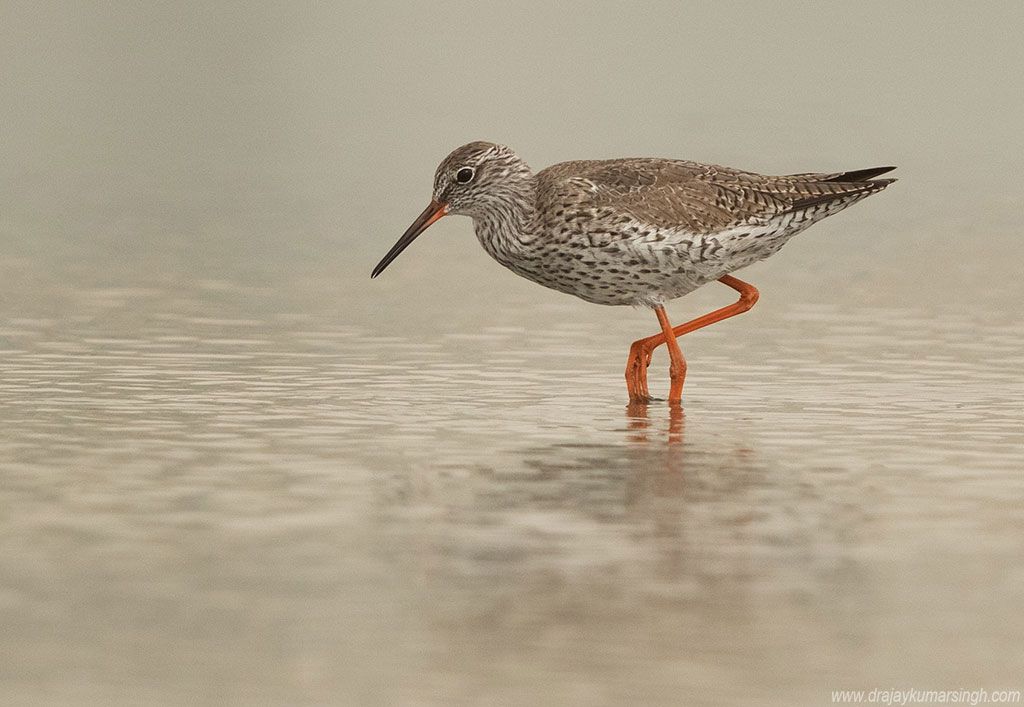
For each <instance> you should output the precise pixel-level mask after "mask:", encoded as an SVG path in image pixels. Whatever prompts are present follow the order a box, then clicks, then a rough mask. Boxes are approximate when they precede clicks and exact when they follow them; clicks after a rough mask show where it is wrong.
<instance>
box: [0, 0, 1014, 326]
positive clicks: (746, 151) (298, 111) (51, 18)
mask: <svg viewBox="0 0 1024 707" xmlns="http://www.w3.org/2000/svg"><path fill="white" fill-rule="evenodd" d="M1022 20H1024V9H1022V7H1021V5H1020V4H1019V3H1015V2H1005V3H997V2H992V3H984V4H982V5H978V6H975V5H966V4H963V3H952V2H951V3H932V2H906V3H888V2H859V3H855V4H853V3H830V4H827V5H824V6H822V5H819V4H816V3H800V2H794V3H756V4H749V3H743V4H722V3H712V2H708V3H676V2H665V3H569V4H561V3H560V4H557V5H552V4H550V3H514V4H493V5H489V4H486V3H485V4H480V3H441V4H417V3H386V2H383V3H362V4H360V3H344V4H342V5H335V6H330V5H321V4H313V3H266V2H263V3H231V2H229V3H205V2H203V3H199V2H175V3H156V4H150V3H147V4H132V3H116V2H115V3H36V2H23V3H19V2H4V3H2V5H0V62H2V65H3V67H4V71H3V79H2V83H0V103H2V105H3V106H4V113H5V118H4V129H3V133H2V136H0V139H2V141H3V143H2V145H3V148H2V149H3V160H2V161H0V186H2V190H3V194H4V201H3V209H2V213H0V228H2V237H3V241H4V256H3V257H4V263H5V264H6V267H5V278H4V279H5V280H6V281H7V283H8V284H7V286H6V287H4V290H6V292H5V295H6V297H13V298H17V299H19V300H20V299H21V298H22V297H29V294H28V293H27V292H26V290H30V289H31V288H32V287H33V284H34V283H35V284H36V285H38V284H40V283H41V282H46V281H47V280H48V279H50V278H54V279H66V278H74V277H76V275H75V272H76V268H78V267H79V266H80V265H81V264H82V263H83V261H88V260H91V259H97V260H99V261H102V262H103V263H104V267H103V269H102V271H101V272H96V271H94V269H90V273H89V275H88V277H92V278H99V279H103V278H106V279H107V280H108V281H109V283H115V282H128V281H132V280H133V279H137V278H139V277H140V276H141V277H149V274H148V273H149V272H150V271H152V270H156V271H160V272H161V273H164V274H165V275H166V276H167V277H180V278H188V277H193V276H200V275H201V276H215V275H218V274H221V275H223V274H226V273H229V274H231V276H232V277H235V276H238V277H248V278H250V279H252V280H254V281H261V282H264V283H266V284H273V283H274V282H275V281H276V280H278V279H279V278H284V279H290V278H294V277H297V276H301V275H302V273H316V276H317V277H318V279H321V281H322V283H323V289H322V290H321V289H320V288H319V287H317V288H314V289H315V290H316V295H315V297H316V299H320V298H326V299H334V300H337V302H338V303H339V304H338V308H339V309H338V314H339V316H352V317H363V316H369V314H370V312H371V311H372V310H373V309H374V308H376V307H377V306H383V305H381V304H380V303H383V302H387V303H389V304H388V305H387V306H390V307H393V306H397V303H398V302H400V300H401V297H402V296H403V295H409V294H413V293H415V294H416V296H417V297H420V296H425V297H432V296H435V295H436V296H437V297H438V300H437V303H438V304H439V305H440V304H442V303H443V302H444V301H445V300H446V299H447V298H448V297H455V296H465V297H468V298H478V297H492V296H496V294H503V293H512V295H513V296H515V297H522V298H524V301H533V302H538V303H543V302H545V301H551V300H552V298H554V299H562V298H564V295H560V294H557V293H553V292H546V291H543V290H542V288H538V287H535V286H533V285H532V284H530V283H528V282H526V281H525V280H522V281H521V280H519V279H518V278H516V277H514V276H511V275H508V274H507V273H504V272H498V271H497V270H496V268H497V267H498V266H497V265H496V264H494V263H492V262H490V260H489V258H488V257H487V256H486V254H484V253H483V252H482V250H481V249H480V248H479V247H478V245H477V244H476V243H475V239H473V237H472V235H471V226H470V222H469V220H468V219H450V220H447V221H445V222H443V223H441V224H438V225H437V226H435V227H434V228H433V229H431V232H430V234H429V235H428V237H426V238H424V239H421V241H420V242H419V243H417V244H416V246H415V247H414V248H413V249H412V250H410V251H409V252H408V253H406V254H404V255H403V257H402V259H401V261H400V263H399V264H398V265H397V266H396V268H395V269H394V272H389V273H388V276H387V277H385V278H382V279H381V280H380V281H376V282H374V283H372V285H371V283H370V282H369V280H368V278H367V274H368V272H369V270H370V268H371V267H372V266H373V264H374V263H375V262H376V261H377V260H378V259H379V257H380V256H381V255H382V254H383V253H384V252H386V250H387V249H388V248H389V247H390V245H391V244H392V242H393V241H394V240H395V239H396V238H397V236H398V235H399V234H400V233H401V232H402V230H404V228H405V227H406V226H407V225H408V222H410V221H411V219H412V218H413V217H414V216H415V215H416V214H418V213H419V211H420V210H421V209H422V207H423V205H424V204H425V202H426V200H427V199H428V198H429V192H430V186H431V179H432V175H433V170H434V167H435V166H436V164H437V163H438V162H439V161H440V160H441V158H443V157H444V156H445V155H446V154H447V153H448V152H449V151H450V150H451V149H453V148H454V147H456V146H458V145H460V144H463V143H465V142H468V141H470V140H475V139H488V140H494V141H498V142H503V143H505V144H508V145H510V146H512V147H513V148H514V149H516V150H517V151H518V152H519V153H520V154H521V155H522V156H523V157H524V158H525V159H526V160H527V161H528V162H529V163H530V164H531V165H532V166H533V167H534V169H540V168H543V167H544V166H547V165H548V164H551V163H553V162H557V161H562V160H567V159H581V158H603V157H619V156H637V155H649V156H666V157H679V158H684V159H695V160H700V161H707V162H714V163H720V164H727V165H732V166H736V167H741V168H744V169H750V170H754V171H761V172H765V173H789V172H799V171H812V170H813V171H831V170H841V169H854V168H861V167H868V166H874V165H880V164H895V165H898V166H899V171H898V173H897V174H896V176H898V177H899V179H900V180H901V181H900V182H899V183H898V184H897V185H896V186H895V187H894V188H893V189H890V190H888V191H887V192H886V194H885V195H883V196H880V197H878V198H876V199H872V200H871V201H870V202H869V203H866V204H863V205H859V206H858V207H857V209H855V210H851V212H849V213H848V214H845V215H843V216H841V217H839V218H837V219H830V220H829V222H828V223H827V224H823V225H821V226H819V227H816V228H815V230H814V231H813V232H811V233H810V234H807V235H804V236H801V238H799V239H797V240H796V241H794V242H793V243H792V244H790V245H789V246H788V247H787V248H786V251H785V253H784V254H783V255H782V256H781V257H779V258H775V259H773V260H772V261H771V262H768V263H765V264H763V265H759V266H755V267H756V277H755V275H754V274H753V272H754V271H753V270H748V271H747V272H748V274H749V276H750V277H751V278H753V279H755V281H756V283H757V284H758V285H759V286H760V287H761V288H762V291H763V292H764V293H765V295H766V296H765V297H764V299H763V302H762V305H767V306H768V307H772V306H774V305H773V304H772V302H773V301H774V300H777V299H780V298H785V297H788V296H794V295H795V294H796V293H795V292H790V291H788V290H787V289H786V285H783V284H781V283H780V286H779V289H778V291H776V288H775V287H774V286H773V280H774V279H776V277H777V274H778V273H780V272H787V273H789V274H792V273H800V272H811V273H813V274H812V275H811V276H810V277H809V278H808V279H807V280H806V281H805V280H801V279H799V278H798V279H797V281H796V284H797V285H799V286H800V287H801V288H802V287H804V286H805V285H806V286H807V287H808V288H810V289H813V293H812V292H811V291H809V290H804V291H803V292H802V294H801V295H800V296H801V297H806V298H812V297H813V298H814V299H823V300H825V301H828V302H841V301H846V300H847V298H848V289H847V288H848V286H849V284H851V283H852V284H853V285H854V286H856V289H857V290H858V291H859V292H863V291H866V292H867V293H869V294H868V297H869V299H870V302H868V304H882V303H884V302H887V301H897V302H899V303H900V304H904V305H913V306H932V305H935V304H939V303H948V302H950V301H954V302H958V303H964V302H968V301H970V302H978V303H981V302H983V301H984V300H985V299H986V297H985V293H984V292H979V290H985V289H988V288H997V289H999V288H1001V287H1002V286H1001V285H1000V284H999V280H1000V278H1003V277H1012V276H1013V275H1014V273H1015V272H1016V268H1017V265H1018V261H1017V259H1015V258H1008V257H1005V255H1006V253H1007V251H1008V249H1009V250H1013V249H1015V248H1018V247H1019V246H1018V243H1019V239H1018V236H1017V232H1016V230H1015V229H1016V219H1017V217H1018V211H1019V207H1020V189H1019V188H1018V186H1017V184H1018V180H1019V175H1020V173H1021V171H1022V167H1024V164H1022V162H1024V131H1021V129H1020V125H1021V121H1022V118H1024V92H1021V91H1020V90H1018V85H1019V78H1020V77H1019V72H1020V70H1021V68H1022V66H1024V49H1022V48H1021V43H1020V42H1019V41H1018V40H1019V31H1020V29H1021V27H1022ZM854 220H856V223H857V224H858V226H859V227H858V228H856V229H853V228H851V227H850V223H851V222H853V221H854ZM1015 252H1019V251H1015ZM18 258H21V259H23V260H18ZM19 263H22V265H24V264H25V263H31V264H30V266H29V267H27V269H26V268H25V267H22V266H19ZM141 273H147V274H146V275H141ZM82 276H83V277H84V276H85V275H82ZM779 279H780V281H781V280H782V279H783V278H779ZM785 280H787V281H790V278H788V277H787V278H785ZM824 283H827V287H822V284H824ZM495 289H497V290H498V291H500V292H498V293H496V292H495ZM999 291H1000V292H1003V290H1002V289H1000V290H999ZM858 297H860V295H859V294H858ZM578 304H579V307H578V311H579V314H580V316H583V317H591V316H594V317H611V318H613V319H614V318H616V317H626V319H623V320H621V321H623V322H627V321H630V320H631V319H632V320H635V318H636V315H635V314H633V313H630V312H628V311H626V310H621V309H615V310H611V309H606V308H595V307H592V306H587V305H585V304H584V303H582V302H580V303H578ZM676 316H677V317H678V316H680V315H678V314H677V315H676ZM616 321H618V320H616ZM650 323H651V322H645V323H644V325H645V326H647V325H649V324H650ZM648 328H649V326H648Z"/></svg>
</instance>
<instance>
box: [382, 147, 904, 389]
mask: <svg viewBox="0 0 1024 707" xmlns="http://www.w3.org/2000/svg"><path fill="white" fill-rule="evenodd" d="M892 169H895V168H894V167H876V168H872V169H862V170H856V171H852V172H837V173H831V174H819V173H808V174H790V175H786V176H780V177H770V176H765V175H761V174H754V173H753V172H744V171H742V170H738V169H732V168H729V167H720V166H717V165H710V164H700V163H697V162H687V161H683V160H671V159H658V158H635V159H615V160H582V161H576V162H561V163H559V164H556V165H552V166H551V167H548V168H547V169H544V170H541V171H540V172H537V173H536V174H534V173H533V172H532V171H531V170H530V168H529V167H528V166H527V165H526V163H525V162H523V160H521V159H520V158H519V157H518V156H517V155H516V154H515V153H514V152H513V151H512V150H510V149H509V148H507V147H505V146H504V145H496V144H494V143H490V142H471V143H469V144H468V145H463V146H462V147H460V148H458V149H457V150H455V151H454V152H452V153H451V154H450V155H448V157H446V158H445V159H444V161H442V162H441V164H440V166H439V167H438V168H437V172H436V173H435V175H434V192H433V199H432V200H431V202H430V205H429V206H427V208H426V209H425V210H424V211H423V213H422V214H420V215H419V217H418V218H417V219H416V220H415V221H414V222H413V223H412V225H411V226H410V227H409V229H408V230H407V231H406V232H405V233H404V234H403V235H402V237H401V238H399V239H398V242H397V243H395V245H394V247H393V248H392V249H391V250H390V251H389V252H388V254H387V255H385V256H384V259H383V260H381V261H380V263H378V265H377V267H376V268H374V269H373V274H372V275H371V277H377V276H378V275H380V274H381V273H382V272H383V271H384V269H385V268H386V267H387V266H388V265H390V264H391V262H392V261H393V260H394V259H395V258H397V257H398V255H399V253H401V252H402V251H403V250H405V248H406V247H407V246H408V245H409V244H410V243H412V242H413V240H414V239H415V238H416V237H417V236H419V235H420V234H421V233H422V232H423V231H424V230H426V228H427V227H428V226H429V225H430V224H432V223H434V222H435V221H437V220H438V219H439V218H441V217H442V216H445V215H447V214H461V215H465V216H470V217H472V219H473V226H474V229H475V231H476V236H477V239H479V241H480V245H482V246H483V247H484V250H486V251H487V252H488V253H489V254H490V255H491V257H493V258H494V259H495V260H497V261H498V262H499V263H501V264H502V265H504V266H505V267H506V268H508V269H509V270H511V271H512V272H514V273H516V274H518V275H521V276H523V277H525V278H527V279H529V280H533V281H534V282H536V283H539V284H541V285H544V286H545V287H550V288H552V289H555V290H558V291H559V292H565V293H568V294H570V295H576V296H577V297H580V298H581V299H584V300H586V301H587V302H594V303H596V304H607V305H633V306H643V307H650V308H651V309H653V310H654V313H655V314H656V315H657V317H658V321H659V323H660V324H661V332H660V333H658V334H655V335H653V336H649V337H647V338H645V339H640V340H638V341H634V342H633V345H632V346H631V347H630V350H629V357H628V359H627V362H626V387H627V388H628V390H629V397H630V401H631V402H634V403H638V402H647V401H649V400H650V399H651V397H650V393H649V392H648V388H647V367H648V366H649V365H650V362H651V355H652V353H653V352H654V349H655V348H656V347H658V346H660V345H661V344H666V345H667V346H668V352H669V358H670V366H669V378H670V387H669V398H668V399H669V402H670V403H678V402H679V401H680V399H681V397H682V392H683V380H684V378H685V377H686V361H685V359H684V358H683V354H682V351H681V350H680V349H679V343H678V342H677V341H676V337H679V336H682V335H683V334H688V333H689V332H691V331H694V330H696V329H700V328H701V327H705V326H707V325H709V324H714V323H715V322H718V321H721V320H723V319H726V318H728V317H732V316H734V315H737V314H740V313H742V312H745V311H747V310H748V309H750V308H751V307H752V306H754V303H755V302H756V301H757V298H758V292H757V289H756V288H755V287H754V286H753V285H751V284H749V283H746V282H743V281H742V280H739V279H737V278H735V277H733V276H732V275H731V273H733V272H734V271H736V270H739V269H740V268H743V267H746V266H748V265H751V264H752V263H756V262H757V261H759V260H764V259H765V258H767V257H768V256H770V255H772V254H774V253H775V252H776V251H778V250H779V248H781V247H782V246H783V245H784V244H785V243H786V241H788V240H789V239H790V238H792V237H793V236H794V235H796V234H797V233H799V232H800V231H802V230H804V229H805V228H807V227H808V226H810V225H812V224H813V223H815V222H817V221H820V220H821V219H823V218H825V217H826V216H831V215H832V214H834V213H837V212H839V211H842V210H843V209H845V208H846V207H847V206H850V205H852V204H854V203H856V202H858V201H860V200H861V199H863V198H864V197H866V196H870V195H871V194H874V193H875V192H879V191H881V190H882V189H885V187H886V186H888V185H889V184H891V183H892V182H894V181H895V180H894V179H875V177H878V176H879V175H881V174H885V173H886V172H889V171H891V170H892ZM712 280H717V281H719V282H721V283H723V284H725V285H728V286H729V287H731V288H732V289H734V290H736V291H737V292H739V294H740V297H739V300H738V301H737V302H735V303H734V304H731V305H728V306H726V307H722V308H721V309H718V310H715V311H714V312H711V313H710V314H706V315H704V316H703V317H698V318H697V319H694V320H692V321H689V322H686V323H685V324H680V325H678V326H676V327H673V326H672V325H671V324H670V323H669V319H668V315H667V314H666V313H665V302H667V301H669V300H672V299H675V298H676V297H682V296H683V295H685V294H687V293H689V292H692V291H693V290H695V289H697V288H698V287H700V286H701V285H704V284H706V283H708V282H711V281H712Z"/></svg>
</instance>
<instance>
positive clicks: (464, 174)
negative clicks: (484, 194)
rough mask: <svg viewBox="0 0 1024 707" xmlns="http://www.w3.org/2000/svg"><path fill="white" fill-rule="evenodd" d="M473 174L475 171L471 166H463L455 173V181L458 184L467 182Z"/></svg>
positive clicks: (471, 178)
mask: <svg viewBox="0 0 1024 707" xmlns="http://www.w3.org/2000/svg"><path fill="white" fill-rule="evenodd" d="M475 176H476V171H475V170H474V169H473V168H472V167H463V168H462V169H460V170H459V171H458V172H456V173H455V181H456V182H458V183H459V184H469V183H470V182H472V181H473V177H475Z"/></svg>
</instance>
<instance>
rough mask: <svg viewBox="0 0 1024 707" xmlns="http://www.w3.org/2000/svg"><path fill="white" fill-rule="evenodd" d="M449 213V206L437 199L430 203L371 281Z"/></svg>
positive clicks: (378, 268)
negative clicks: (417, 237)
mask: <svg viewBox="0 0 1024 707" xmlns="http://www.w3.org/2000/svg"><path fill="white" fill-rule="evenodd" d="M446 213H448V204H445V203H442V202H440V201H437V200H436V199H435V200H433V201H431V202H430V205H429V206H427V208H425V209H424V210H423V213H422V214H420V215H419V216H417V217H416V220H415V221H413V222H412V225H411V226H409V228H408V229H407V230H406V232H405V233H403V234H402V237H401V238H399V239H398V242H397V243H395V245H394V246H392V248H391V250H389V251H388V254H387V255H385V256H384V258H383V259H382V260H381V261H380V262H379V263H377V267H375V268H374V269H373V272H372V273H371V274H370V279H373V278H375V277H377V276H378V275H380V274H381V273H382V272H384V268H386V267H387V266H388V265H391V262H392V261H393V260H394V259H395V258H397V257H398V255H399V254H400V253H401V252H402V251H403V250H405V249H406V247H408V245H409V244H410V243H412V242H413V241H414V240H416V236H418V235H420V234H421V233H423V232H424V231H425V230H427V226H429V225H430V224H432V223H434V221H437V220H438V219H439V218H441V217H442V216H444V215H445V214H446Z"/></svg>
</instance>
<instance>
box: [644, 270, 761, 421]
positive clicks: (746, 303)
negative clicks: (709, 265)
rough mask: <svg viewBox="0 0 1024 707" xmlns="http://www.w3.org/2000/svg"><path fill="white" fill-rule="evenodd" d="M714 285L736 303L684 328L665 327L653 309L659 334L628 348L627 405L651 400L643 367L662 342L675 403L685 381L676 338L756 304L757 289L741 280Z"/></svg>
mask: <svg viewBox="0 0 1024 707" xmlns="http://www.w3.org/2000/svg"><path fill="white" fill-rule="evenodd" d="M718 281H719V282H721V283H722V284H723V285H728V286H729V287H731V288H732V289H734V290H736V291H737V292H739V293H740V298H739V300H737V301H736V302H734V303H733V304H730V305H727V306H725V307H722V308H721V309H716V310H715V311H714V312H711V313H710V314H705V315H704V316H703V317H697V318H696V319H693V320H691V321H688V322H686V323H685V324H680V325H679V326H677V327H675V328H672V327H671V325H670V324H669V323H668V317H667V316H666V315H665V310H664V308H662V307H656V308H655V310H654V312H655V314H657V315H658V321H659V322H660V323H661V329H662V331H661V333H660V334H655V335H654V336H648V337H647V338H646V339H639V340H638V341H634V342H633V345H632V346H630V347H629V358H628V359H627V361H626V388H627V389H628V390H629V400H630V402H648V401H650V400H651V394H650V392H648V390H647V367H648V366H650V365H651V356H652V355H653V354H654V349H656V348H657V347H658V346H661V345H662V344H664V343H666V342H668V347H669V358H670V359H671V365H670V367H669V376H670V379H671V387H670V388H669V402H670V403H675V402H679V400H680V398H681V396H682V392H683V380H684V378H685V377H686V361H685V360H684V359H683V354H682V351H680V349H679V344H678V342H676V337H677V336H682V335H683V334H689V333H690V332H691V331H696V330H697V329H701V328H703V327H706V326H707V325H709V324H714V323H715V322H720V321H722V320H723V319H728V318H729V317H734V316H736V315H737V314H742V313H743V312H746V311H747V310H748V309H750V308H751V307H753V306H754V303H755V302H757V298H758V293H757V288H756V287H754V286H753V285H751V284H750V283H748V282H743V280H740V279H737V278H735V277H733V276H732V275H723V276H722V277H720V278H718ZM673 349H674V351H673Z"/></svg>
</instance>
